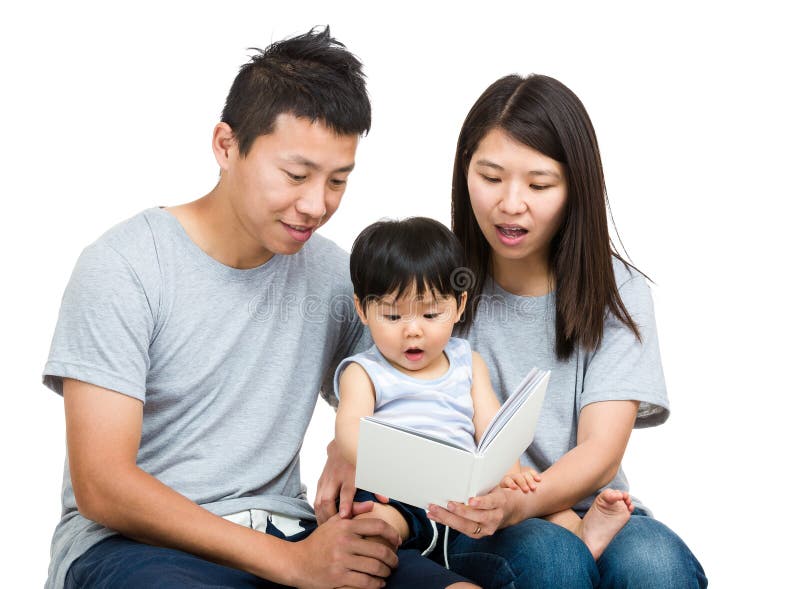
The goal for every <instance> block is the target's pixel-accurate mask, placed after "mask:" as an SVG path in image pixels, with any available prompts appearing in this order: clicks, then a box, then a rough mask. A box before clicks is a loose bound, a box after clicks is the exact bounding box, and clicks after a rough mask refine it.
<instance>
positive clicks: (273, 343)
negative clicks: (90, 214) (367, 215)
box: [44, 208, 362, 587]
mask: <svg viewBox="0 0 800 589" xmlns="http://www.w3.org/2000/svg"><path fill="white" fill-rule="evenodd" d="M361 334H362V327H361V323H360V322H359V321H358V318H357V316H356V314H355V312H354V310H353V302H352V286H351V284H350V280H349V273H348V255H347V254H346V253H345V252H344V251H343V250H342V249H340V248H339V247H338V246H336V245H335V244H333V243H332V242H331V241H329V240H327V239H325V238H324V237H321V236H319V235H314V236H312V238H311V239H310V240H309V242H308V243H307V244H306V245H305V246H304V247H303V249H302V250H300V252H298V253H297V254H294V255H288V256H286V255H275V256H273V257H272V258H271V259H270V260H269V261H267V262H266V263H265V264H263V265H261V266H258V267H256V268H252V269H247V270H238V269H235V268H231V267H228V266H225V265H223V264H221V263H219V262H217V261H216V260H214V259H213V258H211V257H210V256H208V255H207V254H205V253H204V252H203V251H202V250H201V249H200V248H199V247H198V246H197V245H196V244H195V243H194V242H193V241H192V240H191V239H190V238H189V236H188V235H187V234H186V233H185V231H184V230H183V227H182V226H181V225H180V223H179V222H178V220H177V219H176V218H175V217H174V216H173V215H172V214H171V213H169V212H167V211H166V210H163V209H160V208H154V209H149V210H147V211H144V212H143V213H140V214H139V215H136V216H135V217H133V218H132V219H130V220H128V221H126V222H124V223H121V224H120V225H118V226H116V227H114V228H113V229H111V230H110V231H109V232H108V233H106V234H105V235H103V236H102V237H101V238H100V239H99V240H98V241H97V242H95V243H94V244H92V245H91V246H89V247H88V248H86V249H85V250H84V252H83V253H82V254H81V256H80V258H79V260H78V262H77V264H76V267H75V270H74V272H73V274H72V277H71V279H70V282H69V284H68V286H67V289H66V292H65V294H64V298H63V301H62V306H61V312H60V315H59V319H58V324H57V327H56V331H55V335H54V337H53V344H52V347H51V350H50V356H49V358H48V361H47V364H46V366H45V369H44V382H45V384H46V385H47V386H48V387H50V388H51V389H53V390H54V391H56V392H58V393H61V392H62V378H73V379H77V380H81V381H84V382H88V383H91V384H94V385H98V386H100V387H104V388H106V389H110V390H112V391H117V392H119V393H122V394H125V395H128V396H130V397H133V398H135V399H138V400H140V401H142V402H143V403H144V408H143V411H144V416H143V424H142V437H141V444H140V447H139V453H138V456H137V464H138V466H139V467H140V468H142V469H143V470H144V471H146V472H148V473H149V474H151V475H153V476H155V477H156V478H157V479H159V480H160V481H161V482H162V483H164V484H166V485H168V486H169V487H171V488H173V489H175V490H176V491H178V492H179V493H181V494H182V495H184V496H186V497H188V498H189V499H191V500H192V501H194V502H195V503H198V504H199V505H202V506H203V507H205V508H206V509H208V510H209V511H211V512H213V513H216V514H218V515H225V514H229V513H235V512H238V511H243V510H245V509H265V510H268V511H271V512H276V513H281V514H285V515H287V516H290V517H296V518H301V519H313V518H314V513H313V510H312V509H311V507H310V505H309V504H308V502H307V501H306V489H305V486H304V485H303V484H302V483H301V481H300V469H299V459H298V455H299V450H300V446H301V444H302V442H303V436H304V434H305V431H306V428H307V426H308V423H309V421H310V419H311V415H312V413H313V410H314V406H315V403H316V396H317V394H318V393H319V392H320V389H321V388H322V386H323V383H325V384H326V388H327V385H329V384H330V383H328V382H327V381H328V380H329V379H330V378H331V376H332V374H333V370H334V369H335V368H336V366H337V365H338V363H339V362H340V361H341V360H342V359H343V358H344V357H345V356H347V355H349V354H351V353H352V350H353V349H354V346H355V343H356V341H357V340H358V339H359V338H360V336H361ZM62 505H63V509H62V516H61V521H60V522H59V524H58V526H57V527H56V530H55V534H54V537H53V543H52V547H51V557H52V560H51V564H50V570H49V578H48V583H47V586H48V587H61V586H62V585H63V583H64V577H65V575H66V572H67V570H68V568H69V565H70V564H71V563H72V562H73V561H74V560H75V559H76V558H77V557H79V556H80V555H81V554H83V553H84V552H85V551H86V550H87V549H88V548H90V547H91V546H92V545H94V544H95V543H97V542H98V541H100V540H102V539H104V538H106V537H108V536H110V535H112V534H113V533H114V532H113V531H111V530H109V529H108V528H105V527H103V526H101V525H99V524H96V523H94V522H92V521H90V520H87V519H86V518H84V517H83V516H81V515H80V514H79V513H78V510H77V507H76V504H75V497H74V494H73V489H72V485H71V481H70V476H69V465H68V464H65V468H64V487H63V494H62Z"/></svg>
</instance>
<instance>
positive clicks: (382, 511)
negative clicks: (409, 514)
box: [355, 501, 411, 550]
mask: <svg viewBox="0 0 800 589" xmlns="http://www.w3.org/2000/svg"><path fill="white" fill-rule="evenodd" d="M370 517H372V518H378V519H382V520H383V521H385V522H386V523H387V524H389V525H390V526H392V527H393V528H394V529H395V530H397V533H398V534H400V537H401V538H402V539H403V542H405V541H406V540H408V537H409V536H410V535H411V530H409V529H408V522H407V521H406V520H405V518H404V517H403V515H402V514H401V513H400V512H399V511H397V510H396V509H395V508H394V507H391V506H390V505H384V504H383V503H378V502H377V501H376V502H375V504H374V506H373V508H372V511H368V512H367V513H362V514H360V515H357V516H355V519H364V518H370ZM367 539H369V540H375V541H378V542H382V543H383V544H386V545H387V546H388V547H389V548H391V549H392V550H394V549H395V546H394V545H392V544H390V543H389V542H388V541H386V540H385V539H383V538H382V537H380V536H367Z"/></svg>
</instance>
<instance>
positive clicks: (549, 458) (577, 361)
mask: <svg viewBox="0 0 800 589" xmlns="http://www.w3.org/2000/svg"><path fill="white" fill-rule="evenodd" d="M614 273H615V277H616V282H617V288H618V289H619V293H620V296H621V297H622V301H623V302H624V304H625V307H626V308H627V309H628V312H629V313H630V315H631V317H632V318H633V320H634V321H635V322H636V324H637V325H638V327H639V331H640V334H641V336H642V342H641V343H640V342H639V341H638V340H637V339H636V336H635V335H634V334H633V333H632V332H631V331H630V329H628V328H627V327H625V326H624V325H622V324H621V323H620V322H619V321H618V320H617V319H616V318H615V317H613V316H611V315H610V314H609V315H608V316H607V318H606V321H605V325H604V331H603V340H602V342H601V344H600V346H599V347H598V348H597V349H596V350H594V351H592V352H586V351H585V350H578V351H576V352H575V353H573V354H572V356H571V357H570V358H569V359H568V360H566V361H559V360H558V359H557V358H556V353H555V324H556V321H555V317H556V309H555V295H554V294H553V293H550V294H548V295H545V296H541V297H526V296H517V295H514V294H511V293H509V292H507V291H505V290H503V289H502V288H501V287H500V286H499V285H498V284H496V283H495V282H493V281H492V280H491V279H489V280H488V281H487V284H486V286H485V288H484V291H483V294H482V295H481V301H480V304H479V306H478V311H477V313H476V316H475V322H474V324H473V326H472V328H471V329H470V332H469V334H468V335H467V336H466V339H468V340H469V342H470V343H471V344H472V348H473V349H474V350H475V351H477V352H478V353H480V355H481V356H482V357H483V359H484V360H485V361H486V363H487V365H488V367H489V373H490V375H491V381H492V386H493V387H494V390H495V393H496V394H497V395H498V397H500V400H501V402H502V401H504V400H505V399H506V398H507V397H508V395H509V394H510V393H511V392H512V391H513V390H514V389H515V388H516V386H517V385H518V384H519V382H520V381H521V380H522V379H523V377H524V376H525V375H526V374H527V373H528V371H529V370H530V369H531V368H532V367H533V366H537V367H539V368H542V369H547V370H551V371H552V374H551V376H550V383H549V384H548V387H547V396H546V397H545V401H544V406H543V407H542V413H541V416H540V417H539V423H538V425H537V428H536V436H535V438H534V440H533V444H531V446H530V447H529V448H528V450H527V451H526V452H525V454H523V456H522V458H521V462H522V464H523V465H527V466H529V467H531V468H534V469H536V470H538V471H540V472H541V471H543V470H546V469H547V468H549V467H550V466H551V465H552V464H553V463H554V462H555V461H556V460H558V459H559V458H560V457H561V456H563V455H564V454H566V453H567V452H568V451H569V450H571V449H572V448H574V447H575V445H576V440H577V436H578V416H579V415H580V412H581V409H583V408H584V407H585V406H586V405H588V404H590V403H595V402H597V401H612V400H636V401H640V405H639V414H638V416H637V419H636V426H635V427H649V426H654V425H659V424H661V423H663V422H664V421H665V420H666V419H667V417H668V416H669V403H668V401H667V391H666V386H665V384H664V373H663V371H662V368H661V356H660V353H659V349H658V336H657V335H656V324H655V317H654V314H653V302H652V299H651V296H650V288H649V287H648V285H647V282H646V279H645V278H644V277H643V276H642V275H641V274H639V273H638V272H636V271H635V270H632V269H629V268H628V267H627V266H625V264H623V263H622V262H621V261H619V260H618V259H616V258H615V259H614ZM608 487H611V488H615V489H621V490H625V491H627V490H628V481H627V479H626V477H625V474H624V473H623V472H622V469H620V470H619V472H618V473H617V475H616V476H615V477H614V480H613V481H611V483H609V485H608ZM593 499H594V495H591V496H589V497H586V498H585V499H583V500H582V501H580V502H578V503H577V504H576V505H575V506H574V507H575V509H579V510H580V509H587V508H588V507H589V505H591V502H592V500H593ZM634 504H635V505H636V506H637V507H641V508H643V509H646V508H645V507H644V506H643V505H642V504H641V502H639V501H638V500H637V499H635V498H634Z"/></svg>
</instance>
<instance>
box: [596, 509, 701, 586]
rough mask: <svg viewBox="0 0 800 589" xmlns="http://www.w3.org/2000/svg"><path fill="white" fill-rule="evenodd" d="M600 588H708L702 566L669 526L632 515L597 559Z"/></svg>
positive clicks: (648, 518)
mask: <svg viewBox="0 0 800 589" xmlns="http://www.w3.org/2000/svg"><path fill="white" fill-rule="evenodd" d="M597 566H598V570H599V572H600V580H601V582H600V586H601V587H659V588H661V587H681V588H684V587H686V588H688V587H706V586H707V585H708V581H707V580H706V577H705V573H704V571H703V567H702V566H701V565H700V563H699V562H698V561H697V559H696V558H695V556H694V554H692V551H691V550H689V547H688V546H686V544H685V543H684V542H683V540H681V538H680V537H679V536H678V535H677V534H675V532H673V531H672V530H670V529H669V528H668V527H667V526H665V525H664V524H662V523H661V522H659V521H658V520H655V519H653V518H651V517H647V516H633V517H631V519H630V521H629V522H628V523H627V524H626V525H625V527H624V528H622V530H620V532H619V533H618V534H617V536H616V537H615V538H614V540H613V541H612V542H611V544H609V546H608V548H607V549H606V551H605V552H604V553H603V555H602V556H601V557H600V558H599V559H598V561H597Z"/></svg>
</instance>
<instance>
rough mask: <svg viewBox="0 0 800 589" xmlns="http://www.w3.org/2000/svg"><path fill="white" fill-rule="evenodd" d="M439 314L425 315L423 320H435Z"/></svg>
mask: <svg viewBox="0 0 800 589" xmlns="http://www.w3.org/2000/svg"><path fill="white" fill-rule="evenodd" d="M439 315H441V313H425V319H436V318H437V317H438V316H439Z"/></svg>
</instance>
